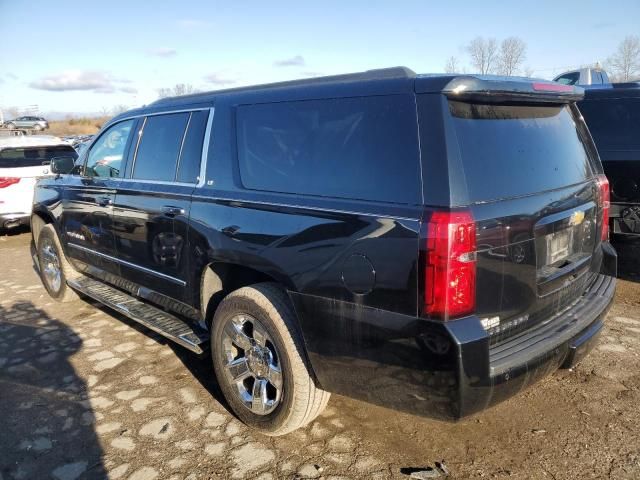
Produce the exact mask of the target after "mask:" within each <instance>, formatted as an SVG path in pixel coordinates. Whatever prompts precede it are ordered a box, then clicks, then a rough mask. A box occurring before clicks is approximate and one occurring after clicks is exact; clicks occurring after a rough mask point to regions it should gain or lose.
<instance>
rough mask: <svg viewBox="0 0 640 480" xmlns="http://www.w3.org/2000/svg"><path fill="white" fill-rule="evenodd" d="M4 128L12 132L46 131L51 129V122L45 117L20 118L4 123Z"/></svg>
mask: <svg viewBox="0 0 640 480" xmlns="http://www.w3.org/2000/svg"><path fill="white" fill-rule="evenodd" d="M4 126H5V127H6V128H8V129H10V130H15V129H28V130H38V131H40V130H46V129H47V128H49V122H47V121H46V120H45V119H44V118H43V117H30V116H26V117H18V118H16V119H14V120H9V121H6V122H5V123H4Z"/></svg>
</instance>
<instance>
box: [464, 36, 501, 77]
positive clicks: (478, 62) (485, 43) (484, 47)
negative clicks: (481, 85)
mask: <svg viewBox="0 0 640 480" xmlns="http://www.w3.org/2000/svg"><path fill="white" fill-rule="evenodd" d="M467 53H468V54H469V57H471V65H472V66H473V67H474V68H475V69H476V70H477V71H478V72H479V73H481V74H483V75H486V74H487V73H493V72H495V71H496V68H497V66H498V65H497V63H498V42H496V39H495V38H484V37H476V38H474V39H473V40H471V42H469V45H467Z"/></svg>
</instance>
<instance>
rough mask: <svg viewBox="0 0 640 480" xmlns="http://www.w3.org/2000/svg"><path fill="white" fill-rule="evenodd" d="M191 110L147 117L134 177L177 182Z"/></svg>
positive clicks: (134, 168)
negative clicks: (182, 147) (181, 152)
mask: <svg viewBox="0 0 640 480" xmlns="http://www.w3.org/2000/svg"><path fill="white" fill-rule="evenodd" d="M188 119H189V114H188V113H174V114H171V115H156V116H152V117H147V121H146V123H145V124H144V127H143V130H142V138H141V139H140V145H139V146H138V153H137V155H136V159H135V164H134V167H133V175H132V176H133V178H136V179H139V180H160V181H173V180H174V179H175V175H176V166H177V163H178V155H179V154H180V146H181V145H182V138H183V137H184V131H185V128H186V126H187V120H188Z"/></svg>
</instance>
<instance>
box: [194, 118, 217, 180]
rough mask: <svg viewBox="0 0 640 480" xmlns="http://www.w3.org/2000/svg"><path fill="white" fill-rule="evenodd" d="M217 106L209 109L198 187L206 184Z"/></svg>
mask: <svg viewBox="0 0 640 480" xmlns="http://www.w3.org/2000/svg"><path fill="white" fill-rule="evenodd" d="M214 113H215V107H211V108H210V109H209V118H208V119H207V127H206V129H205V131H204V141H203V143H202V157H201V158H200V175H198V183H196V188H202V187H204V185H205V180H206V179H205V177H206V174H207V158H208V157H209V143H210V141H211V128H212V126H213V115H214Z"/></svg>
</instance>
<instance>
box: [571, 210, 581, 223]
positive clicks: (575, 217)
mask: <svg viewBox="0 0 640 480" xmlns="http://www.w3.org/2000/svg"><path fill="white" fill-rule="evenodd" d="M583 220H584V212H583V211H582V210H577V211H575V212H573V213H572V214H571V217H569V225H571V226H574V225H580V224H581V223H582V221H583Z"/></svg>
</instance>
